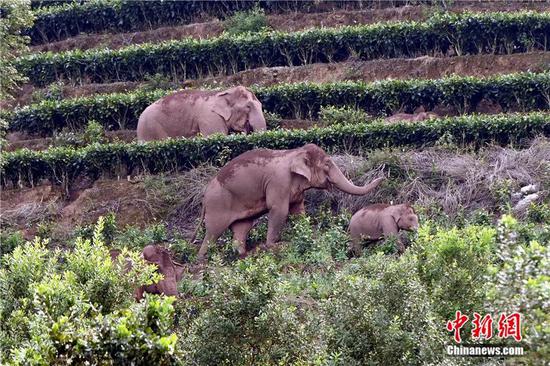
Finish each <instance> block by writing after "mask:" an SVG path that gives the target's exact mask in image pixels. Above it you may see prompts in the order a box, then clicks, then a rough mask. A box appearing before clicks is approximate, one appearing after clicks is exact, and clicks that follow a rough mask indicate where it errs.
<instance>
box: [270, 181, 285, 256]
mask: <svg viewBox="0 0 550 366" xmlns="http://www.w3.org/2000/svg"><path fill="white" fill-rule="evenodd" d="M278 193H279V194H278ZM282 197H285V194H284V193H283V194H280V192H277V191H272V192H268V193H267V197H266V198H267V200H266V201H267V202H266V203H267V208H268V209H269V215H268V224H267V241H266V243H265V245H266V246H267V247H269V246H270V245H272V244H274V243H276V242H277V241H278V240H279V235H280V234H281V230H282V228H283V225H284V224H285V222H286V220H287V218H288V209H289V203H288V198H286V200H285V199H283V198H282ZM287 197H288V196H287Z"/></svg>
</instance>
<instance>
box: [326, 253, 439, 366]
mask: <svg viewBox="0 0 550 366" xmlns="http://www.w3.org/2000/svg"><path fill="white" fill-rule="evenodd" d="M332 288H333V291H332V292H331V294H330V295H329V297H328V298H327V299H326V300H325V301H324V302H323V305H322V308H323V312H322V314H323V315H322V316H323V323H324V324H326V328H325V329H323V333H322V334H323V338H325V340H326V342H327V343H328V352H329V353H330V354H337V355H338V361H339V362H338V363H337V364H344V365H365V364H371V365H421V364H422V365H423V364H427V363H430V362H434V363H435V362H436V361H438V360H440V358H441V354H442V352H441V351H440V350H439V349H440V348H441V347H442V344H443V341H444V335H445V334H444V332H443V329H442V327H441V326H440V324H441V323H438V322H437V321H436V319H437V318H436V314H435V313H434V311H433V309H432V306H431V302H430V298H429V295H428V292H427V291H426V289H425V288H424V286H423V284H422V281H421V280H420V278H419V275H418V273H417V270H416V268H415V264H414V261H411V260H409V258H408V257H402V258H400V259H399V260H396V259H391V258H388V257H385V256H383V255H381V254H378V255H374V256H371V257H368V258H360V259H358V260H355V261H353V262H351V263H350V264H349V265H347V266H346V267H345V268H344V269H343V270H342V271H341V272H339V273H338V274H337V275H336V279H335V280H334V283H333V285H332Z"/></svg>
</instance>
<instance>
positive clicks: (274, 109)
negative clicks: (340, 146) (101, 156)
mask: <svg viewBox="0 0 550 366" xmlns="http://www.w3.org/2000/svg"><path fill="white" fill-rule="evenodd" d="M549 89H550V73H549V72H544V73H531V72H524V73H516V74H509V75H497V76H491V77H487V78H475V77H458V76H452V77H447V78H443V79H435V80H406V81H403V80H386V81H379V82H374V83H363V82H349V81H344V82H335V83H322V84H314V83H294V84H279V85H274V86H271V87H265V88H251V90H252V91H253V92H254V93H255V94H256V96H257V97H258V99H259V100H260V101H261V102H262V105H263V109H264V112H265V113H266V120H267V122H268V126H269V128H273V127H276V126H278V125H279V124H280V122H279V121H280V119H281V118H296V117H297V116H307V117H309V118H317V117H318V116H319V112H320V110H321V108H322V107H325V108H326V107H327V106H333V107H335V108H342V107H346V111H344V110H339V111H338V112H336V110H326V111H325V112H324V114H323V119H324V122H325V123H327V124H333V123H339V122H343V121H344V120H346V119H348V118H349V117H352V118H351V119H353V120H354V121H355V119H356V118H357V121H356V122H355V123H363V122H365V120H363V121H360V120H359V119H360V118H362V117H361V115H362V114H363V113H362V112H360V111H364V112H366V113H369V114H371V115H373V116H385V115H388V114H391V113H392V112H393V111H395V110H398V109H403V110H405V111H407V112H412V111H414V110H415V109H416V108H418V107H421V106H424V107H425V108H427V109H428V110H431V109H433V108H434V107H435V106H437V105H440V104H442V105H446V106H454V107H455V108H456V109H457V110H459V111H466V112H473V111H475V110H476V107H477V105H478V104H479V103H480V101H482V100H483V99H485V100H486V101H491V102H493V103H496V104H498V105H500V106H501V107H502V108H503V110H504V111H514V110H516V111H524V112H526V111H533V110H548V108H549V105H548V97H549ZM168 93H170V92H169V91H165V90H155V91H153V92H147V91H143V90H139V91H135V92H132V93H129V94H126V93H124V94H122V93H113V94H104V95H98V96H93V97H84V98H73V99H67V100H65V101H44V102H41V103H39V104H33V105H29V106H25V107H23V108H18V109H15V111H14V112H13V113H7V112H3V115H4V118H5V119H6V120H8V121H9V122H10V126H9V128H10V130H12V131H27V132H29V133H36V134H42V135H48V134H52V133H53V132H54V131H57V130H60V129H62V128H65V127H70V128H73V129H78V128H83V126H85V125H86V124H87V123H88V121H89V120H92V119H93V120H96V121H98V122H100V123H101V124H102V125H103V127H104V128H105V129H107V130H118V129H127V128H134V129H135V128H136V126H137V121H138V118H139V115H140V114H141V112H142V111H143V110H144V109H145V108H146V107H147V106H149V105H150V104H151V103H153V102H155V101H156V100H157V99H159V98H161V97H163V96H165V95H167V94H168ZM348 108H354V109H357V112H356V113H352V114H350V113H351V111H349V112H348V111H347V109H348ZM327 113H328V114H327ZM344 114H345V117H344Z"/></svg>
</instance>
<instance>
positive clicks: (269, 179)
mask: <svg viewBox="0 0 550 366" xmlns="http://www.w3.org/2000/svg"><path fill="white" fill-rule="evenodd" d="M383 179H384V178H377V179H375V180H374V181H372V182H371V183H370V184H367V185H365V186H364V187H359V186H356V185H354V184H353V183H351V182H350V181H349V180H348V179H347V178H346V177H345V176H344V174H343V173H342V171H341V170H340V169H339V168H338V167H337V166H336V164H334V162H333V161H332V159H331V158H330V157H329V156H328V155H327V154H326V153H325V152H324V151H323V150H322V149H321V148H320V147H318V146H317V145H314V144H308V145H305V146H303V147H300V148H296V149H292V150H268V149H256V150H251V151H248V152H245V153H244V154H241V155H239V156H238V157H236V158H235V159H233V160H232V161H230V162H229V163H228V164H226V165H225V166H224V167H223V168H222V169H220V171H219V173H218V175H217V176H216V177H214V178H213V179H212V181H210V183H209V184H208V186H207V188H206V191H205V194H204V198H203V209H202V218H201V219H202V220H204V223H205V227H206V235H205V238H204V241H203V243H202V245H201V248H200V250H199V255H198V257H199V260H204V258H205V255H206V252H207V250H208V245H209V244H210V243H215V242H216V240H217V239H218V238H219V237H220V236H221V235H222V234H223V232H224V231H225V230H226V229H228V228H230V229H231V230H232V231H233V238H234V240H235V241H236V242H237V244H238V251H239V254H240V256H241V257H244V256H246V254H247V253H246V246H245V244H246V238H247V235H248V232H249V231H250V229H251V228H252V226H253V224H254V220H255V219H256V218H258V217H260V216H262V215H264V214H266V213H267V214H268V221H269V222H268V231H267V242H266V246H270V245H272V244H274V243H275V242H276V241H277V240H278V239H279V234H280V232H281V229H282V227H283V225H284V224H285V222H286V219H287V217H288V215H289V213H302V212H304V192H305V191H306V190H308V189H310V188H319V189H328V188H331V187H335V188H337V189H339V190H341V191H343V192H346V193H349V194H354V195H364V194H367V193H369V192H371V191H373V190H374V189H375V188H376V187H378V185H379V184H380V183H381V182H382V180H383ZM199 227H200V224H199ZM197 231H198V228H197Z"/></svg>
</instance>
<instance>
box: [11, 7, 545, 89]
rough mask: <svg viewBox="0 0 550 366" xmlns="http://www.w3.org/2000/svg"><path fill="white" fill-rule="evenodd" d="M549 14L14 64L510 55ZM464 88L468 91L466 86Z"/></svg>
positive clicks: (259, 37)
mask: <svg viewBox="0 0 550 366" xmlns="http://www.w3.org/2000/svg"><path fill="white" fill-rule="evenodd" d="M549 29H550V13H535V12H515V13H477V14H471V13H461V14H441V15H434V16H433V17H431V18H429V19H428V20H427V21H426V22H423V23H418V22H388V23H376V24H370V25H358V26H352V27H341V28H333V29H329V28H326V29H313V30H307V31H302V32H295V33H281V32H270V33H267V32H263V33H256V34H247V35H244V36H231V35H222V36H220V37H217V38H211V39H203V40H196V39H190V38H188V39H183V40H179V41H169V42H164V43H160V44H140V45H135V46H130V47H127V48H124V49H119V50H97V49H92V50H88V51H80V50H75V51H67V52H61V53H51V52H50V53H40V54H33V55H29V56H24V57H21V58H19V59H18V60H17V63H16V67H17V69H18V70H19V71H20V72H21V73H22V74H23V75H25V76H27V77H28V78H29V79H30V81H31V82H32V83H33V84H35V85H46V84H49V83H51V82H53V81H56V80H58V79H60V78H63V79H67V80H70V81H72V82H74V83H79V82H83V81H84V80H86V81H88V82H96V83H97V82H99V83H105V82H113V81H136V80H143V79H144V77H145V76H146V75H155V74H161V75H166V76H170V77H172V78H173V79H174V80H176V79H190V78H201V77H204V76H206V75H213V74H233V73H235V72H238V71H242V70H248V69H253V68H257V67H273V66H293V65H304V64H311V63H318V62H339V61H342V60H346V59H348V58H349V57H350V56H351V55H354V56H356V57H358V58H359V59H361V60H372V59H379V58H397V57H416V56H421V55H426V54H447V53H448V52H449V50H450V49H454V52H455V53H456V54H458V55H467V54H480V53H491V54H510V53H517V52H527V51H534V50H540V51H545V50H547V47H548V42H547V41H546V40H547V38H548V35H549V33H550V31H549ZM462 92H463V93H465V94H467V92H468V90H463V91H462Z"/></svg>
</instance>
